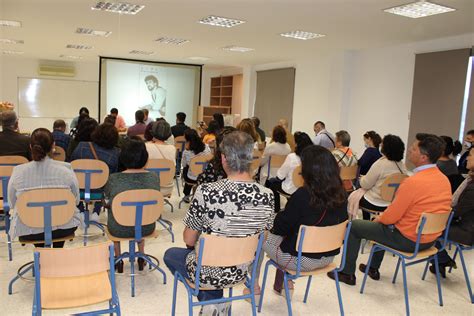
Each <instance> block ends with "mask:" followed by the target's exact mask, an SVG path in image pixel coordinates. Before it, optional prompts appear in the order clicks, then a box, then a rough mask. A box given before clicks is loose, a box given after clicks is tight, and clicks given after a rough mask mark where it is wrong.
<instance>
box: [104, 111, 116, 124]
mask: <svg viewBox="0 0 474 316" xmlns="http://www.w3.org/2000/svg"><path fill="white" fill-rule="evenodd" d="M116 120H117V118H116V117H115V116H112V115H110V114H109V115H107V116H106V117H105V119H104V124H110V125H113V126H115V121H116Z"/></svg>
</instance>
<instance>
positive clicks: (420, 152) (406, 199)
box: [328, 134, 451, 285]
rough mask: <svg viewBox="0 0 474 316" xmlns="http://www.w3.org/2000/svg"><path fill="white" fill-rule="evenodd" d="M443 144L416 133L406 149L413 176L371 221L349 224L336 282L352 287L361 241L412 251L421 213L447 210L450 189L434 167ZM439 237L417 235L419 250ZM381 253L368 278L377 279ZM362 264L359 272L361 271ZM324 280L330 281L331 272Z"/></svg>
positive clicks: (430, 136)
mask: <svg viewBox="0 0 474 316" xmlns="http://www.w3.org/2000/svg"><path fill="white" fill-rule="evenodd" d="M443 147H444V144H443V141H442V140H441V139H440V138H439V137H437V136H435V135H430V134H417V135H416V140H415V141H414V142H413V144H412V145H411V146H410V148H409V150H408V159H409V160H410V161H411V162H412V163H413V164H414V165H415V166H416V168H415V169H414V170H413V172H414V175H413V176H411V177H409V178H407V179H406V180H405V181H403V182H402V184H401V185H400V187H399V188H398V191H397V194H396V195H395V199H394V200H393V202H392V204H390V206H389V207H387V209H386V210H385V212H383V213H382V215H380V216H378V217H376V218H375V220H374V221H366V220H358V219H355V220H353V221H352V228H351V232H350V234H349V240H348V243H347V257H346V265H345V267H344V270H343V272H341V273H339V281H341V282H344V283H346V284H349V285H355V284H356V277H355V271H356V262H357V256H358V254H359V249H360V243H361V239H366V240H373V241H375V242H379V243H382V244H384V245H386V246H388V247H391V248H393V249H397V250H401V251H406V252H413V251H414V250H415V244H416V238H417V227H418V222H419V220H420V217H421V215H422V214H423V213H441V212H449V211H450V210H451V187H450V184H449V181H448V179H447V178H446V176H445V175H443V174H442V173H441V171H439V169H438V168H437V167H436V161H437V160H438V158H439V157H440V156H441V153H442V152H443ZM439 236H440V234H425V235H422V236H421V241H420V248H419V249H420V250H425V249H428V248H430V247H432V246H433V244H434V243H435V241H436V239H437V238H438V237H439ZM383 256H384V251H377V252H376V253H375V254H374V256H373V258H372V263H371V267H370V269H369V276H370V277H371V278H372V279H374V280H379V279H380V273H379V268H380V266H381V264H382V260H383ZM365 268H366V265H365V264H360V265H359V270H360V271H363V272H365ZM328 277H330V278H331V279H334V274H333V272H328Z"/></svg>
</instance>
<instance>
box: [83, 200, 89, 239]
mask: <svg viewBox="0 0 474 316" xmlns="http://www.w3.org/2000/svg"><path fill="white" fill-rule="evenodd" d="M84 204H85V205H84V208H85V211H84V246H87V230H88V229H89V210H88V209H87V203H84Z"/></svg>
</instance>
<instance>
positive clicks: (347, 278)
mask: <svg viewBox="0 0 474 316" xmlns="http://www.w3.org/2000/svg"><path fill="white" fill-rule="evenodd" d="M334 273H337V272H334V271H330V272H328V273H327V276H328V277H329V278H330V279H333V280H335V278H334ZM338 277H339V281H340V282H342V283H346V284H347V285H356V276H355V274H345V273H342V272H339V274H338Z"/></svg>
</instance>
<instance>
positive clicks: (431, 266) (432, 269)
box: [430, 264, 446, 279]
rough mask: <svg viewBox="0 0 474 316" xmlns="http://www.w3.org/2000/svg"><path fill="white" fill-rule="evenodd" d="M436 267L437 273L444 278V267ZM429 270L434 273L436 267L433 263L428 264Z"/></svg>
mask: <svg viewBox="0 0 474 316" xmlns="http://www.w3.org/2000/svg"><path fill="white" fill-rule="evenodd" d="M438 268H439V275H441V277H442V278H443V279H446V267H445V266H442V265H439V267H438ZM430 272H431V273H433V274H436V268H435V265H434V264H432V265H430Z"/></svg>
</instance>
